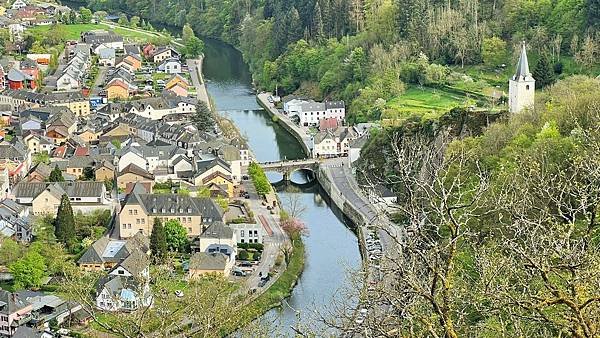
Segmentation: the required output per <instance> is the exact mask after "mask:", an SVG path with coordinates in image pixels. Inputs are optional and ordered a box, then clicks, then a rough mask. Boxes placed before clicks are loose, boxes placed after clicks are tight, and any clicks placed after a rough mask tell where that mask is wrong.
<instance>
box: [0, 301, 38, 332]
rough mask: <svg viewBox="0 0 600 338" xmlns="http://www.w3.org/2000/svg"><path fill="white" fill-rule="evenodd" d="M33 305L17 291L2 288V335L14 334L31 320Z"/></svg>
mask: <svg viewBox="0 0 600 338" xmlns="http://www.w3.org/2000/svg"><path fill="white" fill-rule="evenodd" d="M31 310H32V305H31V304H29V303H27V302H26V301H24V300H22V299H20V298H19V295H18V294H16V293H12V292H8V291H6V290H0V335H3V336H12V335H13V334H14V333H15V331H16V329H17V328H18V327H19V326H20V325H22V324H24V323H25V322H27V321H28V320H29V315H30V314H31Z"/></svg>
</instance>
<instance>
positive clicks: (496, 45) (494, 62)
mask: <svg viewBox="0 0 600 338" xmlns="http://www.w3.org/2000/svg"><path fill="white" fill-rule="evenodd" d="M506 52H507V49H506V41H504V40H502V39H500V38H499V37H496V36H493V37H491V38H485V39H483V46H482V51H481V57H482V58H483V63H484V64H485V65H487V66H489V67H497V66H499V65H501V64H503V63H505V62H506V59H507V53H506Z"/></svg>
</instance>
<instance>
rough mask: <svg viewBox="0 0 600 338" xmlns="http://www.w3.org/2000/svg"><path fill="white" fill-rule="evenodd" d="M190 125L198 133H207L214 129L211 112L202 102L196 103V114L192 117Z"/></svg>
mask: <svg viewBox="0 0 600 338" xmlns="http://www.w3.org/2000/svg"><path fill="white" fill-rule="evenodd" d="M192 123H194V126H196V128H198V130H199V131H204V132H209V131H212V130H213V129H214V127H215V119H214V117H213V115H212V112H211V111H210V109H209V108H208V106H207V105H206V102H204V101H198V103H197V104H196V113H194V115H193V116H192Z"/></svg>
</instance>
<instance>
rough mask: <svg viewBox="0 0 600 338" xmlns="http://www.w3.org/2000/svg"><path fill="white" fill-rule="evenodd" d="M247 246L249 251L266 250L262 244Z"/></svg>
mask: <svg viewBox="0 0 600 338" xmlns="http://www.w3.org/2000/svg"><path fill="white" fill-rule="evenodd" d="M247 245H248V246H247V247H248V248H249V249H255V250H256V251H263V249H264V245H262V244H261V243H247Z"/></svg>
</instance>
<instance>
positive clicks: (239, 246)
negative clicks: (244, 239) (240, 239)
mask: <svg viewBox="0 0 600 338" xmlns="http://www.w3.org/2000/svg"><path fill="white" fill-rule="evenodd" d="M237 247H238V248H240V249H248V243H238V245H237Z"/></svg>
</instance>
